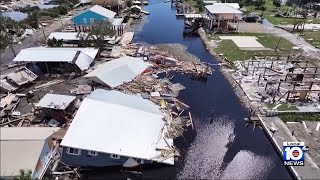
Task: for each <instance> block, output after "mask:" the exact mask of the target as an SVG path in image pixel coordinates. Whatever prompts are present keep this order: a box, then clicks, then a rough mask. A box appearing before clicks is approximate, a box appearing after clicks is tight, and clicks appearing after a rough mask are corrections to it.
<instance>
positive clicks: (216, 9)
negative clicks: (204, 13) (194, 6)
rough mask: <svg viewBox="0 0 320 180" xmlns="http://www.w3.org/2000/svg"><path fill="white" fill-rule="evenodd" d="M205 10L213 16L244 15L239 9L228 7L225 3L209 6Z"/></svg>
mask: <svg viewBox="0 0 320 180" xmlns="http://www.w3.org/2000/svg"><path fill="white" fill-rule="evenodd" d="M205 8H206V9H207V10H208V11H209V12H210V13H211V14H242V12H241V11H239V10H238V9H236V8H234V7H232V6H229V5H226V4H225V3H217V4H213V5H207V6H205Z"/></svg>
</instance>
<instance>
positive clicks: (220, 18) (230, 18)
mask: <svg viewBox="0 0 320 180" xmlns="http://www.w3.org/2000/svg"><path fill="white" fill-rule="evenodd" d="M241 15H242V12H241V11H240V10H238V9H236V8H234V7H232V6H230V5H228V4H224V3H219V4H214V5H208V6H205V17H204V21H205V23H204V24H205V29H206V30H208V31H219V32H229V31H230V30H231V31H234V30H238V27H239V20H240V19H241Z"/></svg>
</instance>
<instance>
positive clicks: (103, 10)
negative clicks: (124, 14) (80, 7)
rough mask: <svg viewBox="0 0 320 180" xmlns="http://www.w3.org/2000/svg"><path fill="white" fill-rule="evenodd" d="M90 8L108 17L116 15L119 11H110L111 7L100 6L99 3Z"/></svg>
mask: <svg viewBox="0 0 320 180" xmlns="http://www.w3.org/2000/svg"><path fill="white" fill-rule="evenodd" d="M88 10H89V11H92V12H95V13H97V14H100V15H101V16H104V17H106V18H108V19H112V18H114V16H115V15H116V14H117V13H115V12H113V11H110V10H109V9H106V8H104V7H102V6H99V5H94V6H92V7H91V8H90V9H88Z"/></svg>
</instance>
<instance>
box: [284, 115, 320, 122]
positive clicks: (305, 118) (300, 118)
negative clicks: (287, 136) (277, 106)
mask: <svg viewBox="0 0 320 180" xmlns="http://www.w3.org/2000/svg"><path fill="white" fill-rule="evenodd" d="M279 118H280V119H281V120H282V121H284V122H301V121H320V114H282V115H280V116H279Z"/></svg>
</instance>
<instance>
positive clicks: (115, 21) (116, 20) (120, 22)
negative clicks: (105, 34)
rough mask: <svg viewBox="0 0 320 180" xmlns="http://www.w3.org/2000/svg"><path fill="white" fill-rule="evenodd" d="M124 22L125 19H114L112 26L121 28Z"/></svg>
mask: <svg viewBox="0 0 320 180" xmlns="http://www.w3.org/2000/svg"><path fill="white" fill-rule="evenodd" d="M122 22H123V18H114V19H113V20H112V25H113V26H120V25H121V24H122Z"/></svg>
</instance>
